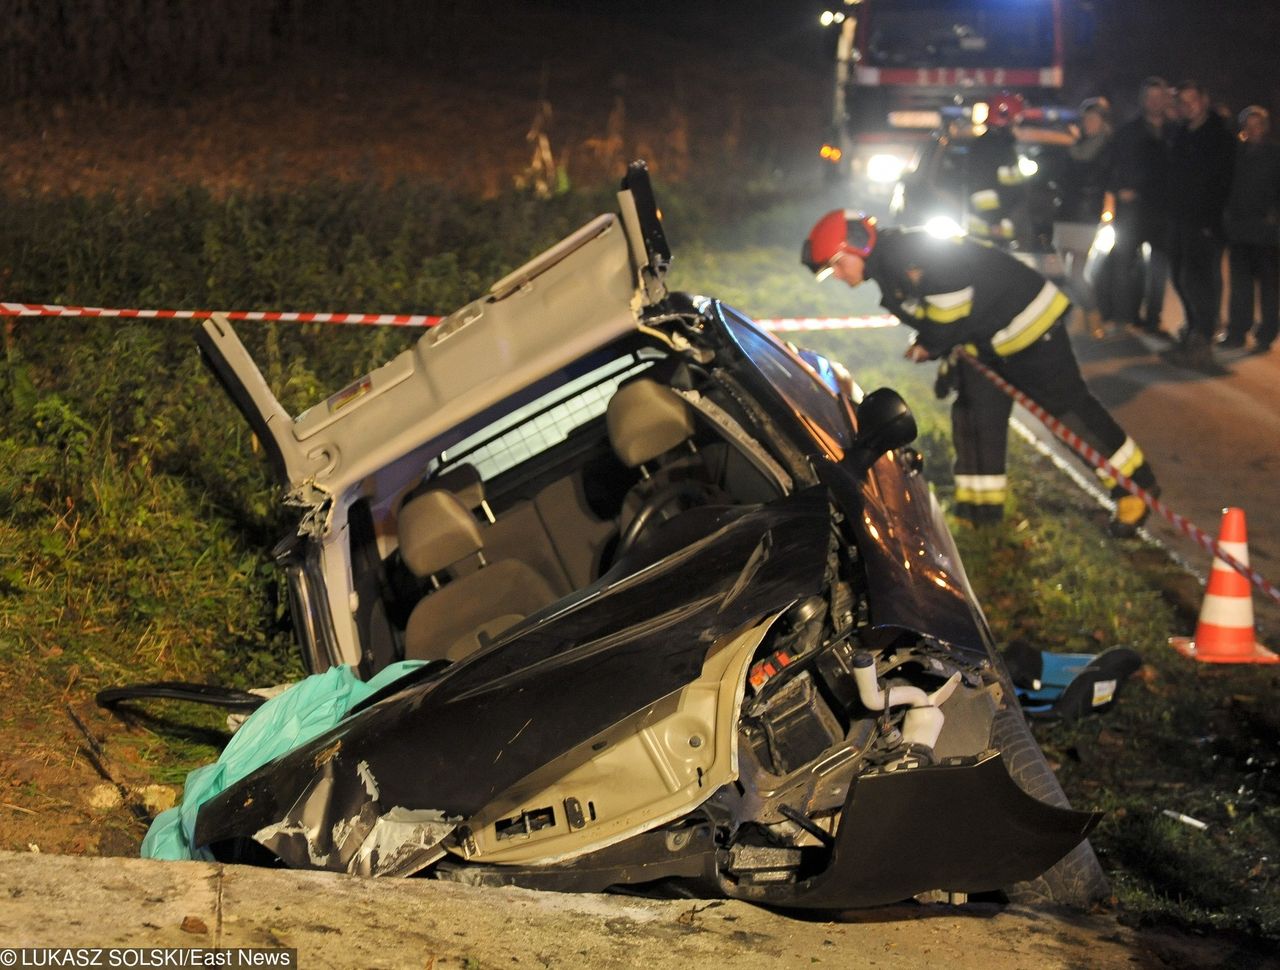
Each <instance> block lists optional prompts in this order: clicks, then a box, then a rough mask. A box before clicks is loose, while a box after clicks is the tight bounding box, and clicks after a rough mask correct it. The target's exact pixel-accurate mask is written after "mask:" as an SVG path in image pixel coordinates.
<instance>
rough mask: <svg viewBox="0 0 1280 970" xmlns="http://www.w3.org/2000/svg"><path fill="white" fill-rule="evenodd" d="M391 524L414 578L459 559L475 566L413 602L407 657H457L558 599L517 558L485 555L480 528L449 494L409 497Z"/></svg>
mask: <svg viewBox="0 0 1280 970" xmlns="http://www.w3.org/2000/svg"><path fill="white" fill-rule="evenodd" d="M399 522H400V556H401V558H402V559H403V560H404V563H405V565H406V566H408V567H409V569H410V571H411V572H413V574H414V575H415V576H417V577H419V578H432V579H433V581H434V579H435V578H436V577H438V576H439V574H441V573H443V572H444V571H445V570H449V571H450V572H451V573H452V572H455V569H454V567H457V566H458V565H459V564H460V563H463V562H464V561H467V560H473V561H474V562H475V564H476V566H477V567H478V568H476V569H474V570H472V571H470V572H468V573H466V574H465V575H459V576H456V577H455V578H453V579H452V580H451V581H450V582H449V583H448V584H446V585H444V586H442V587H440V588H439V589H435V590H433V591H432V592H430V593H428V594H427V595H426V596H424V597H423V598H422V599H421V600H419V601H418V603H417V605H416V606H414V608H413V612H412V613H411V614H410V615H409V622H408V624H407V626H406V627H405V636H404V655H405V658H406V659H408V660H461V659H462V658H463V657H466V656H467V655H468V654H471V653H473V652H474V651H476V650H478V649H480V648H481V647H482V646H484V645H485V644H487V643H489V642H490V641H492V640H495V639H497V638H498V637H500V636H501V635H502V634H503V633H504V632H505V631H506V630H509V629H510V628H511V627H512V626H514V625H515V624H516V623H518V622H520V620H522V619H524V618H525V617H526V616H528V615H529V614H531V613H534V612H537V611H538V610H539V609H541V608H542V607H544V606H546V605H548V604H549V603H553V602H555V601H556V600H557V599H559V598H560V594H558V593H557V592H556V591H555V590H553V589H552V588H551V585H550V584H549V583H547V581H546V580H545V579H544V578H543V577H542V575H540V574H539V573H538V572H537V571H536V570H535V569H533V568H532V567H530V566H529V565H528V564H527V563H525V562H522V561H521V560H520V559H515V558H503V559H499V558H496V557H494V558H493V559H491V560H486V557H485V554H484V553H485V548H486V543H485V541H484V538H483V536H482V533H481V529H480V525H479V523H477V522H476V520H475V517H474V516H473V515H472V514H471V513H470V512H469V511H468V510H467V508H466V507H465V506H464V505H463V504H462V501H461V500H460V499H459V498H458V497H457V496H456V495H455V494H454V493H453V492H449V491H445V490H443V489H432V490H429V491H426V492H423V493H422V494H420V495H417V496H415V497H414V498H412V499H411V500H410V501H408V502H406V503H405V505H404V507H403V508H402V509H401V510H400V519H399ZM492 529H493V527H492V526H491V527H490V528H489V529H486V530H485V534H486V535H487V534H491V532H492Z"/></svg>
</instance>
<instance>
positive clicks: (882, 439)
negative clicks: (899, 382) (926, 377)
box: [853, 387, 917, 471]
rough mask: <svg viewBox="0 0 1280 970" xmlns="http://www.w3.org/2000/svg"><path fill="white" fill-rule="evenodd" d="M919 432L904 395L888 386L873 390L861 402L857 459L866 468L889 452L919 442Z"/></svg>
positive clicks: (855, 453) (854, 445)
mask: <svg viewBox="0 0 1280 970" xmlns="http://www.w3.org/2000/svg"><path fill="white" fill-rule="evenodd" d="M916 434H917V429H916V419H915V416H914V415H912V413H911V408H910V407H908V406H907V402H906V401H904V400H903V399H902V395H900V394H899V393H898V392H897V391H895V390H893V389H892V388H888V387H882V388H880V389H879V390H875V391H872V392H871V393H870V394H868V395H867V396H866V397H864V398H863V399H862V403H861V404H859V405H858V437H857V438H856V439H855V440H854V443H853V457H854V460H855V461H856V462H857V464H858V466H859V468H861V469H862V470H864V471H865V470H866V469H868V468H870V467H871V466H872V465H873V464H875V461H876V459H877V458H879V457H880V456H881V455H883V454H884V453H885V452H886V451H892V450H893V449H894V448H902V447H904V446H906V445H909V444H910V443H911V442H913V441H915V440H916Z"/></svg>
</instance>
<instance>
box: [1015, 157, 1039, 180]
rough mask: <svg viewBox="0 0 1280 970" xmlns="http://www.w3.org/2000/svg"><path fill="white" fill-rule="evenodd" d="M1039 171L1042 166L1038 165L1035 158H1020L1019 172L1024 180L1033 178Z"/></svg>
mask: <svg viewBox="0 0 1280 970" xmlns="http://www.w3.org/2000/svg"><path fill="white" fill-rule="evenodd" d="M1038 171H1040V166H1039V165H1037V164H1036V160H1035V159H1034V158H1028V157H1027V156H1026V155H1019V156H1018V172H1019V174H1021V175H1022V177H1023V178H1024V179H1029V178H1031V177H1032V176H1033V175H1035V174H1036V172H1038Z"/></svg>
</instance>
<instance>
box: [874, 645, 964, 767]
mask: <svg viewBox="0 0 1280 970" xmlns="http://www.w3.org/2000/svg"><path fill="white" fill-rule="evenodd" d="M870 659H871V658H870V657H867V661H870ZM853 678H854V680H855V681H857V684H858V697H859V699H860V700H861V701H862V704H863V706H864V707H866V708H867V710H869V711H883V710H887V709H889V708H893V707H902V706H903V705H904V704H905V705H909V706H910V707H911V710H909V711H907V713H906V716H905V717H904V718H903V719H902V739H903V740H904V741H906V742H907V743H908V744H919V745H923V746H925V747H927V748H930V749H932V748H933V746H934V745H935V744H937V743H938V735H940V734H941V733H942V725H943V723H944V722H945V721H946V717H945V715H943V713H942V711H940V710H938V706H939V705H940V704H944V703H946V700H947V698H949V697H950V696H951V694H952V692H953V691H955V689H956V686H957V685H958V684H959V683H960V674H959V672H958V671H957V672H956V673H954V674H952V675H951V676H950V677H949V678H948V679H947V682H946V683H945V684H943V685H942V686H941V687H939V688H938V689H937V690H935V691H934V692H933V693H932V694H926V693H925V692H924V691H923V690H921V689H920V688H919V687H911V686H909V685H907V686H894V687H890V688H888V689H887V690H881V689H880V681H879V680H878V679H877V678H876V667H875V664H874V663H873V662H864V663H863V664H861V665H860V664H858V662H857V661H856V660H855V662H854V667H853Z"/></svg>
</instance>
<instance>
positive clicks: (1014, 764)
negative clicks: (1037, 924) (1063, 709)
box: [991, 693, 1111, 909]
mask: <svg viewBox="0 0 1280 970" xmlns="http://www.w3.org/2000/svg"><path fill="white" fill-rule="evenodd" d="M1010 696H1012V693H1010ZM991 744H992V746H993V747H997V748H999V749H1000V754H1001V756H1002V757H1003V758H1004V765H1005V768H1006V769H1007V770H1008V772H1009V774H1010V775H1011V776H1012V777H1013V780H1014V781H1016V782H1017V783H1018V785H1019V787H1021V788H1022V790H1023V791H1025V792H1026V793H1027V794H1028V795H1031V796H1033V797H1035V798H1038V799H1040V800H1041V801H1042V802H1046V803H1048V804H1050V805H1056V806H1058V807H1060V808H1070V807H1071V803H1070V801H1069V800H1068V799H1067V795H1066V792H1064V791H1063V790H1062V785H1060V784H1059V783H1058V779H1057V777H1056V776H1055V775H1054V773H1053V769H1052V768H1050V767H1049V762H1048V761H1047V760H1046V759H1045V756H1044V752H1043V751H1041V750H1040V745H1038V744H1037V743H1036V739H1035V738H1034V737H1033V736H1032V734H1031V729H1030V728H1029V727H1028V726H1027V721H1026V719H1025V718H1024V717H1023V716H1022V712H1021V711H1019V710H1015V709H1013V708H1003V709H1001V710H999V711H997V712H996V716H995V718H994V720H993V721H992V724H991ZM1004 893H1005V895H1006V896H1007V897H1008V898H1009V901H1010V902H1014V903H1029V904H1035V903H1058V904H1061V905H1064V906H1074V907H1077V908H1080V909H1087V908H1089V907H1090V906H1092V905H1093V904H1094V903H1097V902H1099V901H1100V900H1103V899H1106V898H1108V897H1109V896H1110V895H1111V884H1110V883H1109V882H1108V881H1107V876H1106V873H1104V872H1103V871H1102V866H1101V865H1100V864H1099V862H1098V857H1097V856H1096V855H1095V854H1094V851H1093V846H1092V845H1090V844H1089V841H1088V839H1085V840H1084V841H1082V842H1081V843H1080V844H1079V845H1077V846H1076V847H1075V848H1074V849H1072V850H1071V851H1070V852H1069V853H1068V854H1067V855H1065V856H1063V858H1061V859H1059V860H1058V862H1057V863H1055V864H1054V866H1053V867H1052V868H1050V869H1049V870H1048V871H1046V872H1044V873H1042V874H1041V875H1039V876H1037V877H1036V878H1035V879H1030V880H1028V881H1026V882H1020V883H1015V884H1014V885H1012V886H1006V887H1005V888H1004Z"/></svg>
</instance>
